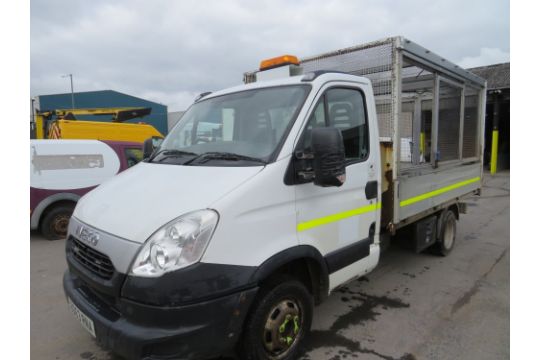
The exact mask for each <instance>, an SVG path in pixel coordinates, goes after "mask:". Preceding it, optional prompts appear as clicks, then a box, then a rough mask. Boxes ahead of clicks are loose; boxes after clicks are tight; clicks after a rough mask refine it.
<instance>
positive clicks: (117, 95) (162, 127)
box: [34, 90, 168, 135]
mask: <svg viewBox="0 0 540 360" xmlns="http://www.w3.org/2000/svg"><path fill="white" fill-rule="evenodd" d="M73 100H74V105H75V106H74V107H75V108H79V109H81V108H111V107H149V108H151V109H152V112H151V113H150V115H148V116H145V117H144V118H142V119H141V118H136V119H132V120H128V121H127V122H134V123H137V122H141V121H142V122H145V123H147V124H150V125H152V126H154V127H155V128H156V129H157V130H158V131H159V132H160V133H162V134H163V135H166V134H167V133H168V124H167V106H165V105H162V104H159V103H156V102H153V101H149V100H145V99H141V98H139V97H136V96H132V95H128V94H124V93H121V92H118V91H114V90H100V91H85V92H76V93H74V94H73ZM34 107H35V108H37V109H39V110H42V111H45V110H55V109H71V108H72V97H71V93H65V94H54V95H40V96H37V97H36V98H35V101H34ZM80 118H81V119H83V120H92V121H110V119H109V118H108V117H107V116H81V117H80Z"/></svg>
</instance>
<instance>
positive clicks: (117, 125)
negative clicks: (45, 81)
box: [35, 107, 163, 143]
mask: <svg viewBox="0 0 540 360" xmlns="http://www.w3.org/2000/svg"><path fill="white" fill-rule="evenodd" d="M150 112H151V109H150V108H136V107H131V108H86V109H57V110H50V111H37V112H36V116H35V121H36V138H37V139H87V140H93V139H94V140H112V141H133V142H139V143H142V142H144V140H146V139H148V138H150V137H161V138H163V135H162V134H161V133H160V132H159V131H158V130H157V129H156V128H155V127H153V126H152V125H150V124H146V123H143V122H140V123H125V122H124V121H126V120H130V119H134V118H140V117H143V116H146V115H148V114H150ZM88 115H112V118H111V122H102V121H86V120H78V119H77V117H79V116H88ZM53 116H55V119H54V120H53Z"/></svg>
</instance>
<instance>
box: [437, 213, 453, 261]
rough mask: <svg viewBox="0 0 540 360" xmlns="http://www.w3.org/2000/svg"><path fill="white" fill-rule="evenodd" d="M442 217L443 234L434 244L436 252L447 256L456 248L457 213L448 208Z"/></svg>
mask: <svg viewBox="0 0 540 360" xmlns="http://www.w3.org/2000/svg"><path fill="white" fill-rule="evenodd" d="M441 216H442V219H441V232H440V234H441V236H440V239H438V240H437V243H436V244H435V245H434V246H433V250H434V251H435V253H436V254H438V255H441V256H447V255H448V254H450V252H451V251H452V249H453V248H454V243H455V242H456V225H457V220H456V215H454V212H453V211H450V210H447V211H445V212H444V213H443V214H442V215H441Z"/></svg>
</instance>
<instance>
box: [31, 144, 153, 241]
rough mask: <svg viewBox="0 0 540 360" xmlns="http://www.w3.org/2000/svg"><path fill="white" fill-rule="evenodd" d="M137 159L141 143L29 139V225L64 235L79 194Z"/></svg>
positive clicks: (51, 235)
mask: <svg viewBox="0 0 540 360" xmlns="http://www.w3.org/2000/svg"><path fill="white" fill-rule="evenodd" d="M140 160H142V144H140V143H133V142H127V141H99V140H30V229H31V230H40V231H41V233H42V235H43V236H44V237H45V238H46V239H49V240H56V239H63V238H65V237H66V233H67V227H68V222H69V218H70V216H71V213H72V212H73V209H74V208H75V204H76V203H77V201H78V200H79V198H80V197H81V196H83V195H84V194H86V193H87V192H89V191H90V190H92V189H94V188H95V187H96V186H98V185H99V184H101V183H102V182H104V181H105V180H107V179H109V178H111V177H113V176H114V175H116V174H118V173H119V172H120V171H123V170H125V169H127V168H128V167H131V166H133V165H135V164H136V163H138V162H139V161H140Z"/></svg>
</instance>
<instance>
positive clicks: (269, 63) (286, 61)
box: [259, 55, 300, 70]
mask: <svg viewBox="0 0 540 360" xmlns="http://www.w3.org/2000/svg"><path fill="white" fill-rule="evenodd" d="M283 65H300V61H299V60H298V58H297V57H296V56H294V55H282V56H278V57H275V58H271V59H266V60H263V61H261V65H260V66H259V70H268V69H273V68H275V67H278V66H283Z"/></svg>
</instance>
